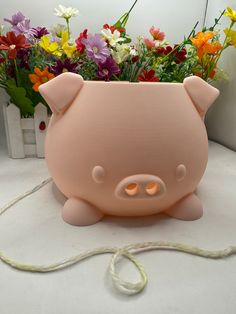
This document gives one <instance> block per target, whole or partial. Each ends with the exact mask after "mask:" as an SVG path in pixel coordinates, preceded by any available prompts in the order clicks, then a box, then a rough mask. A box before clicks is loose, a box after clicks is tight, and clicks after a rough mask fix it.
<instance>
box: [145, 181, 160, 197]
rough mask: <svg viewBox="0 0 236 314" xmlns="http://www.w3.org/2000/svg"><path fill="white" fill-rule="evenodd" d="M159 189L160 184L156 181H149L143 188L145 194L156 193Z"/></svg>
mask: <svg viewBox="0 0 236 314" xmlns="http://www.w3.org/2000/svg"><path fill="white" fill-rule="evenodd" d="M160 189H161V186H160V184H159V183H157V182H149V183H148V184H147V185H146V188H145V190H146V192H147V194H149V195H155V194H157V193H158V192H159V191H160Z"/></svg>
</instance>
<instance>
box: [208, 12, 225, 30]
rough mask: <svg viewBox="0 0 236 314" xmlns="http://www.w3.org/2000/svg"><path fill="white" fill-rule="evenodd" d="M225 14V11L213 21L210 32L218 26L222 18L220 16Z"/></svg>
mask: <svg viewBox="0 0 236 314" xmlns="http://www.w3.org/2000/svg"><path fill="white" fill-rule="evenodd" d="M224 14H225V10H224V11H223V12H222V13H221V14H220V16H219V17H218V19H215V24H214V25H213V26H212V27H210V28H209V30H210V31H213V30H214V28H215V27H216V25H217V24H219V21H220V19H221V18H222V16H223V15H224Z"/></svg>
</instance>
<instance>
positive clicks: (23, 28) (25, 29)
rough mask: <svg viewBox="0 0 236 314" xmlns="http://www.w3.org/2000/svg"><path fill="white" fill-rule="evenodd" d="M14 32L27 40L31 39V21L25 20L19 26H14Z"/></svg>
mask: <svg viewBox="0 0 236 314" xmlns="http://www.w3.org/2000/svg"><path fill="white" fill-rule="evenodd" d="M12 30H13V32H14V33H15V34H16V35H20V34H24V35H25V36H26V37H27V38H28V37H29V35H30V34H29V31H30V20H28V19H25V20H23V21H22V22H20V23H18V24H17V25H14V26H13V27H12Z"/></svg>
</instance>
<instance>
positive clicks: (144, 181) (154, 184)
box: [115, 174, 166, 199]
mask: <svg viewBox="0 0 236 314" xmlns="http://www.w3.org/2000/svg"><path fill="white" fill-rule="evenodd" d="M165 192H166V185H165V183H164V182H163V181H162V180H161V179H160V178H159V177H157V176H154V175H149V174H136V175H133V176H129V177H126V178H125V179H123V180H122V181H120V182H119V183H118V185H117V187H116V189H115V195H116V196H117V197H119V198H126V199H127V198H129V199H133V198H142V199H145V198H150V197H158V198H159V197H161V196H163V195H164V194H165Z"/></svg>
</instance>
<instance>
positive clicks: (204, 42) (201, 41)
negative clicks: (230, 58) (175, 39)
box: [191, 32, 222, 59]
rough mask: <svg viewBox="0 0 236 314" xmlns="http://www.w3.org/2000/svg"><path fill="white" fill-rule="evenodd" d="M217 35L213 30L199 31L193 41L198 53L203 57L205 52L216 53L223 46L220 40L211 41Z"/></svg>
mask: <svg viewBox="0 0 236 314" xmlns="http://www.w3.org/2000/svg"><path fill="white" fill-rule="evenodd" d="M214 36H215V33H213V32H206V33H203V32H199V33H197V35H196V36H195V37H194V38H191V41H192V43H193V45H194V46H196V47H197V55H198V57H199V58H200V59H201V58H202V57H203V56H204V55H205V54H216V53H217V52H218V51H219V50H220V49H221V48H222V46H221V44H220V43H219V42H218V41H211V42H209V40H210V39H212V38H213V37H214Z"/></svg>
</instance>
